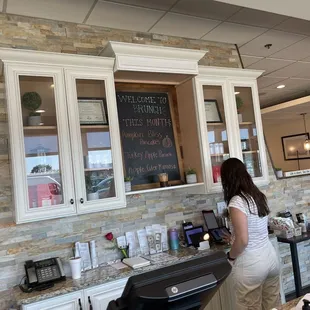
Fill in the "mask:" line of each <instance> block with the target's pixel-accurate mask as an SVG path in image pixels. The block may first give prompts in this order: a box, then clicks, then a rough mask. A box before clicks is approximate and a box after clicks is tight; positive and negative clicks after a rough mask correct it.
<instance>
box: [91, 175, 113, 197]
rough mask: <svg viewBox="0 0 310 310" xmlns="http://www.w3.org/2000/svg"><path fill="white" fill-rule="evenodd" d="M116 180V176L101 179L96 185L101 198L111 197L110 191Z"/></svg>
mask: <svg viewBox="0 0 310 310" xmlns="http://www.w3.org/2000/svg"><path fill="white" fill-rule="evenodd" d="M113 182H114V177H113V176H110V177H107V178H106V179H104V180H102V181H100V182H99V183H98V184H97V185H96V186H95V187H96V190H97V192H98V194H99V198H106V197H109V191H110V188H111V185H112V184H113Z"/></svg>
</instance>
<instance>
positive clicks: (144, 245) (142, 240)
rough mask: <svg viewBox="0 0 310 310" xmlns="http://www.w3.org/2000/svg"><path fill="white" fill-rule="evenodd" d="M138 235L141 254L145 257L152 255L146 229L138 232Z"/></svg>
mask: <svg viewBox="0 0 310 310" xmlns="http://www.w3.org/2000/svg"><path fill="white" fill-rule="evenodd" d="M137 235H138V240H139V244H140V250H141V253H142V254H143V255H148V254H150V249H149V244H148V242H147V235H146V230H145V229H140V230H138V231H137Z"/></svg>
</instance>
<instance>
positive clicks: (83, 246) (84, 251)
mask: <svg viewBox="0 0 310 310" xmlns="http://www.w3.org/2000/svg"><path fill="white" fill-rule="evenodd" d="M75 257H81V259H82V266H81V267H82V270H83V271H85V270H89V269H91V267H92V263H91V258H90V252H89V244H88V243H80V242H76V243H75Z"/></svg>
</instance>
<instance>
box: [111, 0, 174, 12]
mask: <svg viewBox="0 0 310 310" xmlns="http://www.w3.org/2000/svg"><path fill="white" fill-rule="evenodd" d="M107 1H109V2H118V3H123V4H129V5H137V6H142V7H145V8H150V9H158V10H169V9H170V8H171V6H172V5H173V4H174V3H175V2H176V0H156V1H154V0H107Z"/></svg>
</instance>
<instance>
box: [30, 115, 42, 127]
mask: <svg viewBox="0 0 310 310" xmlns="http://www.w3.org/2000/svg"><path fill="white" fill-rule="evenodd" d="M40 124H41V115H36V116H28V125H29V126H40Z"/></svg>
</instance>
